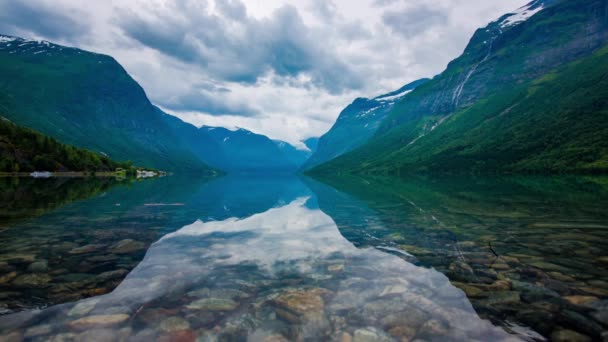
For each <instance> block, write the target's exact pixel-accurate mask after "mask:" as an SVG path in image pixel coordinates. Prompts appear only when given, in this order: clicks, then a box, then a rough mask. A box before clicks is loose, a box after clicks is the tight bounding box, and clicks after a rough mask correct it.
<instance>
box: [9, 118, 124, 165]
mask: <svg viewBox="0 0 608 342" xmlns="http://www.w3.org/2000/svg"><path fill="white" fill-rule="evenodd" d="M117 168H123V169H130V168H131V165H130V163H117V162H115V161H113V160H111V159H110V158H108V157H106V156H104V155H101V154H99V153H94V152H91V151H87V150H84V149H80V148H75V147H73V146H69V145H65V144H62V143H60V142H58V141H57V140H55V139H53V138H49V137H47V136H44V135H42V134H40V133H38V132H36V131H34V130H31V129H28V128H23V127H19V126H17V125H15V124H14V123H12V122H10V121H9V120H8V119H6V118H3V117H2V116H0V172H32V171H52V172H66V171H87V172H95V171H114V170H116V169H117Z"/></svg>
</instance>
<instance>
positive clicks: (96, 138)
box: [0, 36, 211, 173]
mask: <svg viewBox="0 0 608 342" xmlns="http://www.w3.org/2000/svg"><path fill="white" fill-rule="evenodd" d="M0 75H2V77H0V110H1V111H2V113H3V115H4V116H5V117H6V118H8V119H9V120H11V121H12V122H14V123H16V124H18V125H20V126H25V127H28V128H32V129H35V130H37V131H39V132H41V133H42V134H45V135H48V136H50V137H53V138H56V139H58V140H59V141H61V142H63V143H67V144H70V145H74V146H78V147H83V148H86V149H89V150H91V151H95V152H98V153H105V154H106V155H108V156H109V157H110V158H112V159H114V160H121V161H126V160H131V161H132V162H133V163H135V164H136V165H141V166H145V167H154V168H157V169H162V170H168V171H177V170H180V171H191V172H205V173H206V172H211V168H210V167H208V166H207V165H206V164H205V163H203V162H202V161H201V160H200V159H199V158H197V157H196V156H195V155H194V153H192V152H191V151H190V149H189V147H188V146H185V145H183V144H180V139H178V136H177V135H176V134H175V133H174V132H173V131H172V130H171V129H169V127H167V124H166V122H165V118H164V117H163V115H161V114H160V113H159V112H158V111H157V109H156V107H154V106H153V105H152V104H151V103H150V101H149V100H148V98H147V97H146V94H145V93H144V90H143V89H142V88H141V87H140V86H139V85H138V84H137V82H135V81H134V80H133V79H132V78H131V77H130V76H129V74H127V72H126V71H125V70H124V69H123V68H122V67H121V66H120V64H118V63H117V62H116V61H115V60H114V59H113V58H111V57H109V56H105V55H99V54H95V53H91V52H86V51H82V50H79V49H73V48H67V47H63V46H60V45H55V44H51V43H49V42H45V41H31V40H26V39H21V38H15V37H7V36H0Z"/></svg>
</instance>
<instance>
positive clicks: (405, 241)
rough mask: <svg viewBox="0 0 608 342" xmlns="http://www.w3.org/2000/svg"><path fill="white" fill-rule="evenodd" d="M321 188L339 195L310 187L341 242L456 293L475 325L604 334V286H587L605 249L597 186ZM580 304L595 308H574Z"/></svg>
mask: <svg viewBox="0 0 608 342" xmlns="http://www.w3.org/2000/svg"><path fill="white" fill-rule="evenodd" d="M323 180H324V181H326V182H328V183H329V184H331V185H332V186H334V187H335V188H337V189H340V191H344V193H340V192H338V191H337V190H334V189H331V188H329V187H325V188H323V187H322V186H314V185H313V186H312V187H313V189H314V190H315V192H316V193H317V195H318V197H319V205H320V207H321V209H322V210H323V211H325V212H326V213H328V214H329V215H331V216H332V217H333V218H334V219H335V221H336V223H337V224H338V227H339V229H340V230H341V232H342V234H343V235H344V236H345V237H348V238H349V239H351V238H354V239H355V241H362V242H360V243H362V244H368V245H369V244H371V245H374V246H378V245H385V246H396V247H398V248H399V249H400V250H402V251H405V252H408V253H411V254H413V255H414V256H415V257H416V259H417V264H420V265H425V266H430V267H433V268H434V269H436V270H439V271H440V272H442V273H444V274H446V275H447V276H448V277H449V278H450V280H451V281H452V283H453V284H454V285H455V286H457V287H460V288H462V289H463V290H464V291H466V293H467V295H468V296H469V299H470V300H471V302H472V304H473V306H474V307H475V308H476V310H477V312H478V313H479V314H480V315H481V316H482V317H484V318H488V319H491V320H492V321H494V322H496V323H500V324H501V325H505V322H512V323H516V324H517V325H518V326H527V327H530V328H532V329H534V330H535V331H536V332H537V333H538V334H540V335H542V336H545V337H550V336H552V335H560V334H561V333H562V330H563V329H564V328H567V329H569V330H573V331H576V332H577V334H582V335H585V336H588V337H589V338H590V339H594V338H595V339H599V338H600V337H599V336H600V335H601V334H602V332H603V331H605V326H603V325H602V322H600V321H598V320H597V319H596V318H594V317H599V315H600V314H603V312H605V308H603V307H600V306H598V305H599V304H597V303H603V300H604V301H605V300H606V299H608V291H607V290H608V285H606V284H605V283H603V282H597V281H596V279H605V277H606V276H605V275H606V274H607V272H608V265H607V264H606V263H605V262H603V261H602V260H603V259H602V258H601V257H599V255H604V254H605V253H604V252H603V251H605V250H606V248H608V245H607V244H606V241H608V229H607V228H608V225H607V224H606V222H608V212H606V209H605V208H606V207H608V187H607V186H606V184H608V183H607V182H606V178H597V177H551V178H546V177H510V178H504V177H503V178H501V177H482V178H467V177H441V178H425V177H412V178H396V177H365V178H363V177H339V178H331V179H323ZM346 194H348V195H346ZM349 195H350V196H353V197H354V199H353V198H351V199H350V200H349ZM362 207H365V208H368V209H367V210H366V211H365V212H362V214H357V213H358V212H360V213H361V209H360V208H362ZM369 212H371V213H373V214H372V215H371V217H373V220H370V222H371V223H370V224H369V225H368V226H367V227H366V222H365V221H366V220H367V219H368V218H369V217H370V215H368V214H367V213H369ZM364 219H365V220H364ZM354 227H362V228H361V229H356V228H354ZM357 231H360V233H359V234H357V235H352V232H355V233H356V232H357ZM580 296H583V297H585V298H590V299H592V300H594V301H597V302H596V303H595V304H593V305H592V303H591V302H588V303H585V304H582V303H580V302H579V303H577V302H575V300H574V299H575V298H580ZM548 302H550V303H551V307H550V308H541V307H540V306H539V305H540V304H539V303H548ZM572 317H578V318H580V320H578V321H576V320H575V319H573V318H572ZM583 321H584V322H586V323H585V324H586V325H583V324H579V323H580V322H583ZM505 328H507V329H519V328H518V327H515V328H514V327H513V326H511V325H510V323H507V324H506V325H505ZM585 338H586V337H585Z"/></svg>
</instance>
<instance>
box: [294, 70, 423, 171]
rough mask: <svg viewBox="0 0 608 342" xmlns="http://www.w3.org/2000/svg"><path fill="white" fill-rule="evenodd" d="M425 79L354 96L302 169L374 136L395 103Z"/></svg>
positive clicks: (327, 159) (346, 150) (348, 150)
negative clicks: (379, 92) (367, 95)
mask: <svg viewBox="0 0 608 342" xmlns="http://www.w3.org/2000/svg"><path fill="white" fill-rule="evenodd" d="M428 81H429V80H428V79H421V80H417V81H414V82H411V83H409V84H407V85H405V86H403V87H401V88H400V89H398V90H395V91H393V92H391V93H388V94H384V95H381V96H378V97H375V98H373V99H366V98H358V99H355V101H353V103H351V104H350V105H348V106H347V107H346V108H344V110H343V111H342V112H341V113H340V115H339V116H338V119H337V120H336V122H335V123H334V125H333V126H332V128H331V129H330V130H329V131H328V132H327V133H325V134H324V135H323V136H321V138H319V140H318V143H317V146H316V150H315V152H314V153H313V155H312V156H311V157H310V158H309V159H308V161H307V162H306V163H305V164H304V166H303V169H310V168H313V167H315V166H317V165H320V164H323V163H325V162H327V161H329V160H332V159H334V158H336V157H339V156H341V155H343V154H345V153H348V152H350V151H352V150H354V149H356V148H357V147H359V146H361V145H363V144H365V143H366V142H367V141H369V139H371V138H372V137H373V136H374V134H375V133H376V131H377V130H378V128H379V127H380V125H381V123H382V122H383V120H384V119H385V118H386V117H387V115H388V114H389V113H390V112H391V110H392V109H393V107H394V105H395V103H397V102H398V101H399V100H400V99H401V98H403V97H404V96H406V95H407V94H409V93H410V92H411V91H412V90H414V89H416V87H418V86H420V85H422V84H424V83H426V82H428Z"/></svg>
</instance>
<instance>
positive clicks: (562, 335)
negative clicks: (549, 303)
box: [551, 329, 591, 342]
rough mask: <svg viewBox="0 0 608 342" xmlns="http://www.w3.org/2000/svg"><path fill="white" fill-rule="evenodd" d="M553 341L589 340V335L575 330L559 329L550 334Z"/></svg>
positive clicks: (577, 341) (576, 341) (589, 341)
mask: <svg viewBox="0 0 608 342" xmlns="http://www.w3.org/2000/svg"><path fill="white" fill-rule="evenodd" d="M551 340H552V341H553V342H591V338H590V337H589V336H585V335H583V334H579V333H577V332H576V331H572V330H567V329H560V330H557V331H555V332H553V333H552V334H551Z"/></svg>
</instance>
